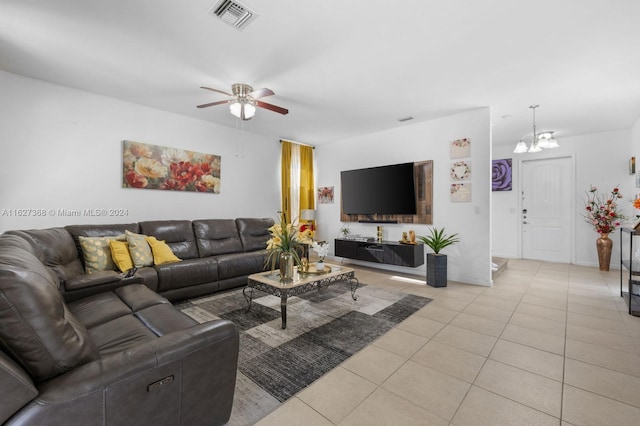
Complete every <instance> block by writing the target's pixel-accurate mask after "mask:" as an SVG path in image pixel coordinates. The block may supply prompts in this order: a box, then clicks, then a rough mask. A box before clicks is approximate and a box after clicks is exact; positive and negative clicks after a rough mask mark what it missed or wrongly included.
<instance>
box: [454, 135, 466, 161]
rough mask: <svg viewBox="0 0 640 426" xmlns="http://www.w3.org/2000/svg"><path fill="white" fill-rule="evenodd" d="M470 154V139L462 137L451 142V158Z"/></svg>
mask: <svg viewBox="0 0 640 426" xmlns="http://www.w3.org/2000/svg"><path fill="white" fill-rule="evenodd" d="M470 156H471V139H469V138H462V139H456V140H455V141H453V142H451V158H463V157H470Z"/></svg>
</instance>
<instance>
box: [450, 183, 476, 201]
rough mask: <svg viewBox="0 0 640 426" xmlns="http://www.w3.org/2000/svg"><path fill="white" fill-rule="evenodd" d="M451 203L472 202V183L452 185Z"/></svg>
mask: <svg viewBox="0 0 640 426" xmlns="http://www.w3.org/2000/svg"><path fill="white" fill-rule="evenodd" d="M451 201H453V202H466V201H471V184H470V183H452V184H451Z"/></svg>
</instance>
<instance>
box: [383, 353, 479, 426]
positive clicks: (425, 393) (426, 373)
mask: <svg viewBox="0 0 640 426" xmlns="http://www.w3.org/2000/svg"><path fill="white" fill-rule="evenodd" d="M470 386H471V385H470V384H469V383H466V382H464V381H462V380H459V379H456V378H455V377H451V376H449V375H446V374H444V373H441V372H439V371H437V370H434V369H432V368H429V367H425V366H423V365H420V364H418V363H416V362H413V361H408V362H407V363H406V364H404V365H403V366H402V367H400V369H399V370H398V371H396V372H395V374H393V376H391V377H390V378H389V379H388V380H387V381H386V382H384V384H383V385H382V387H383V388H385V389H387V390H388V391H391V392H393V393H395V394H396V395H398V396H400V397H402V398H404V399H406V400H408V401H410V402H412V403H414V404H416V405H419V406H420V407H422V408H424V409H426V410H428V411H430V412H432V413H434V414H436V415H438V416H440V417H443V418H444V419H446V420H451V418H452V417H453V415H454V413H455V412H456V410H457V408H458V406H459V405H460V403H461V402H462V400H463V398H464V396H465V395H466V393H467V391H468V390H469V387H470Z"/></svg>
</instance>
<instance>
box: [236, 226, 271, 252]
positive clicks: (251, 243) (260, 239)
mask: <svg viewBox="0 0 640 426" xmlns="http://www.w3.org/2000/svg"><path fill="white" fill-rule="evenodd" d="M273 223H274V222H273V219H269V218H263V219H253V218H239V219H236V224H237V225H238V232H239V233H240V240H241V241H242V247H243V249H244V251H255V250H262V249H264V248H266V247H267V241H268V240H269V237H270V234H269V228H270V227H272V226H273Z"/></svg>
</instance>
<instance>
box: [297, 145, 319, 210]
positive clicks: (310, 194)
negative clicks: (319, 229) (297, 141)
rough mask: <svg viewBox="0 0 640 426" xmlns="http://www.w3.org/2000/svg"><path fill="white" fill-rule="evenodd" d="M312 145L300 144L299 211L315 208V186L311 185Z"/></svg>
mask: <svg viewBox="0 0 640 426" xmlns="http://www.w3.org/2000/svg"><path fill="white" fill-rule="evenodd" d="M313 183H314V181H313V147H311V146H307V145H300V212H298V215H300V213H301V212H302V210H306V209H310V210H315V204H316V203H315V200H316V198H315V195H316V194H315V187H314V185H313Z"/></svg>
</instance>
